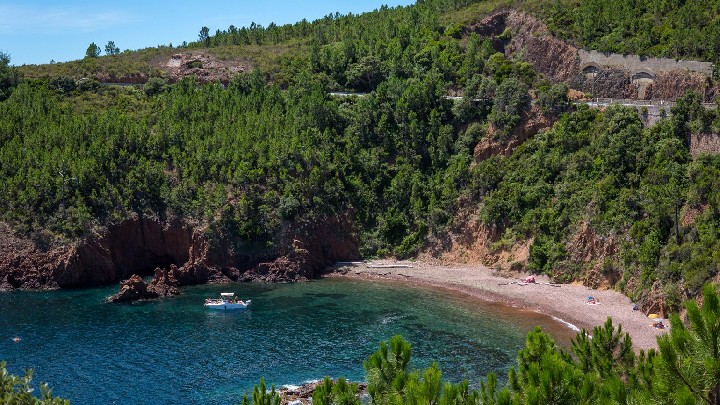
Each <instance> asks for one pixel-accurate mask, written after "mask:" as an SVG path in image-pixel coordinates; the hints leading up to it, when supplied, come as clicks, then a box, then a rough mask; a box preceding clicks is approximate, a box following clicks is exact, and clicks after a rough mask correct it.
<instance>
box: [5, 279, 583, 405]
mask: <svg viewBox="0 0 720 405" xmlns="http://www.w3.org/2000/svg"><path fill="white" fill-rule="evenodd" d="M116 289H117V288H116V287H114V286H113V287H107V288H96V289H83V290H64V291H52V292H15V293H7V294H0V331H1V332H0V333H1V334H2V335H0V360H5V361H7V362H8V369H9V371H10V372H11V373H13V374H22V373H23V372H24V369H27V368H32V369H34V371H35V374H34V381H35V382H39V381H43V382H48V383H49V385H50V386H51V387H52V388H53V392H54V394H55V395H58V396H61V397H63V398H66V399H69V400H71V402H72V403H75V404H109V403H137V404H172V403H197V404H234V403H240V401H241V398H242V395H243V393H246V392H248V391H249V390H252V387H253V385H254V384H256V383H257V382H258V381H259V380H260V378H261V377H265V379H266V381H267V382H268V385H269V384H275V385H276V386H281V385H285V384H290V385H298V384H302V383H304V382H306V381H308V380H312V379H318V378H322V377H323V376H325V375H329V376H331V377H339V376H345V377H348V378H349V379H351V380H356V381H357V380H363V379H364V371H363V368H362V362H363V360H365V359H366V358H367V357H368V356H369V355H370V354H371V353H372V352H373V351H375V350H376V349H377V347H378V343H379V342H380V341H383V340H387V339H389V338H390V337H391V336H393V335H395V334H401V335H402V336H403V337H404V338H405V339H407V340H408V341H409V342H410V343H411V344H412V346H413V362H412V364H411V368H423V367H427V366H428V365H430V364H431V363H432V362H434V361H436V362H438V364H439V365H440V368H441V369H442V370H443V375H444V376H445V378H447V379H450V380H453V381H459V380H462V379H468V380H469V381H470V382H471V384H473V385H477V384H478V382H479V381H480V379H481V378H483V377H484V376H485V374H487V373H488V372H490V371H495V372H496V373H497V374H498V375H499V377H500V378H501V379H502V380H503V381H504V379H505V377H506V375H507V371H508V369H509V367H511V366H512V365H513V364H514V363H515V356H516V353H517V350H518V349H520V348H521V347H523V346H524V344H525V336H526V334H527V332H529V331H530V330H531V329H532V328H533V327H534V326H536V325H540V326H541V327H543V329H544V330H547V331H549V332H550V333H551V334H553V336H554V338H555V339H556V340H558V341H559V342H561V343H563V342H564V343H567V342H568V341H569V339H570V337H571V336H572V335H574V333H573V332H572V331H570V330H568V329H566V328H564V327H563V326H561V325H560V324H558V323H557V322H554V321H553V320H551V319H550V318H549V317H546V316H543V315H540V314H537V313H534V312H529V311H522V310H517V309H513V308H508V307H505V306H502V305H496V304H492V303H487V302H483V301H478V300H476V299H471V298H468V297H466V296H464V295H460V294H453V293H450V292H446V291H436V290H429V289H423V288H413V287H410V286H406V285H402V284H397V283H379V282H369V281H359V280H344V279H324V280H319V281H313V282H307V283H297V284H259V283H252V284H229V285H203V286H195V287H187V288H184V289H183V290H182V295H180V296H178V297H175V298H172V299H165V300H159V301H149V302H140V303H135V304H130V305H117V304H107V303H105V302H104V300H105V298H106V297H107V296H109V295H111V294H113V293H114V292H115V291H116ZM223 291H232V292H235V293H236V294H238V296H239V297H241V298H243V299H247V298H250V299H252V302H253V303H252V306H251V307H250V309H249V310H247V311H231V312H223V311H213V310H207V309H205V308H204V307H203V306H202V303H203V300H204V299H205V298H206V297H216V296H218V295H219V293H220V292H223ZM16 335H17V336H20V337H21V338H22V341H21V342H20V343H14V342H13V341H12V337H13V336H16Z"/></svg>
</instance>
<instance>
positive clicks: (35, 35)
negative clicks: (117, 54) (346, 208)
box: [0, 0, 415, 66]
mask: <svg viewBox="0 0 720 405" xmlns="http://www.w3.org/2000/svg"><path fill="white" fill-rule="evenodd" d="M413 3H415V1H414V0H412V1H411V0H335V1H330V0H318V1H314V0H313V1H311V0H250V1H248V0H234V1H213V0H207V1H201V0H174V1H172V2H169V1H151V0H144V1H141V0H120V1H117V0H114V1H107V0H67V1H62V0H60V1H58V0H29V1H28V0H26V1H21V0H12V1H6V0H0V52H4V53H6V54H9V55H10V63H11V64H12V65H16V66H19V65H23V64H42V63H49V62H51V61H55V62H66V61H69V60H75V59H82V58H83V57H84V56H85V51H86V50H87V48H88V45H90V43H91V42H94V43H95V44H97V45H98V46H99V47H100V49H102V50H103V53H102V54H103V55H104V53H105V52H104V51H105V45H106V44H107V43H108V41H113V42H115V45H116V46H117V47H118V48H120V50H126V49H141V48H147V47H152V46H157V45H168V44H172V45H173V46H178V45H180V44H182V43H183V41H187V42H191V41H196V40H197V39H198V33H199V32H200V28H201V27H203V26H207V27H208V28H210V33H211V34H213V33H214V32H215V31H216V30H217V29H220V30H225V29H227V28H228V27H229V26H230V25H235V26H236V27H243V26H249V25H250V23H252V22H255V23H256V24H260V25H262V26H267V25H268V24H269V23H271V22H274V23H275V24H278V25H282V24H287V23H294V22H297V21H300V20H302V19H303V18H306V19H307V20H309V21H312V20H314V19H317V18H322V17H323V16H325V15H328V14H331V13H332V14H334V13H335V12H340V13H341V14H347V13H350V12H352V13H354V14H359V13H362V12H366V11H372V10H374V9H376V8H378V7H380V6H381V5H388V6H391V7H394V6H399V5H403V6H404V5H409V4H413Z"/></svg>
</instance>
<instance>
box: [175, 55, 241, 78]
mask: <svg viewBox="0 0 720 405" xmlns="http://www.w3.org/2000/svg"><path fill="white" fill-rule="evenodd" d="M248 66H249V64H248V63H241V62H230V61H223V60H220V59H218V58H217V57H216V56H214V55H211V54H207V53H200V52H184V53H176V54H175V55H173V56H172V57H170V59H169V60H168V61H167V62H166V63H165V66H163V70H165V72H166V73H167V76H168V78H169V79H170V81H172V82H175V81H178V80H181V79H182V78H184V77H187V76H194V77H195V79H196V80H198V81H199V82H202V83H207V82H221V83H224V84H227V83H228V82H229V81H230V79H232V78H233V77H234V76H235V75H237V74H239V73H242V72H245V71H246V70H248Z"/></svg>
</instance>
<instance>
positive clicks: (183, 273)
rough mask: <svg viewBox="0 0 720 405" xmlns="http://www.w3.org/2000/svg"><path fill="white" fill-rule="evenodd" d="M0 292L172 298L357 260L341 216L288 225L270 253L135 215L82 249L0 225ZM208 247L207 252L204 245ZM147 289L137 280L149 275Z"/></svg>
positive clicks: (289, 277)
mask: <svg viewBox="0 0 720 405" xmlns="http://www.w3.org/2000/svg"><path fill="white" fill-rule="evenodd" d="M0 225H1V226H0V239H2V240H3V243H2V244H0V289H2V290H13V289H18V288H19V289H47V288H60V287H91V286H99V285H107V284H111V283H116V282H119V281H120V280H126V281H124V282H123V284H122V287H121V291H120V292H119V293H118V294H117V295H116V296H115V297H114V299H113V300H114V301H117V302H126V301H128V300H135V299H149V298H157V297H165V296H171V295H175V294H177V293H178V292H179V290H178V288H179V287H182V286H185V285H193V284H203V283H218V282H234V281H300V280H306V279H309V278H314V277H317V276H319V275H320V274H321V272H322V271H323V270H324V269H325V268H326V267H327V266H328V265H330V264H332V263H334V262H335V261H339V260H353V259H356V258H357V257H358V253H357V252H358V241H357V238H356V236H355V232H353V230H352V223H351V221H350V220H349V218H348V217H342V218H340V217H338V218H329V219H322V220H317V221H315V222H312V223H304V224H295V223H289V224H287V226H285V227H284V228H283V230H282V231H281V232H279V233H278V235H276V240H275V241H274V244H273V245H274V246H277V248H274V249H265V248H258V247H256V246H253V245H252V244H243V243H236V241H233V240H221V241H217V242H216V243H213V244H210V243H209V242H208V240H207V239H206V236H205V234H204V232H203V231H202V230H200V229H195V228H193V227H192V226H190V225H189V224H187V223H185V222H182V221H179V220H175V221H169V222H165V223H163V222H160V221H158V220H156V219H150V218H145V217H140V216H134V217H132V218H129V219H127V220H125V221H123V222H122V223H120V224H118V225H116V226H111V227H109V228H107V229H106V230H104V231H103V232H101V233H98V234H96V235H94V236H93V237H91V238H88V239H87V240H85V241H84V242H82V243H78V244H75V245H70V246H56V247H49V248H45V249H43V248H42V247H40V246H38V245H37V244H36V243H33V242H32V241H29V240H23V239H20V238H14V237H13V236H12V232H11V230H10V228H9V227H7V226H5V225H2V224H0ZM211 245H212V246H211ZM238 246H240V247H238ZM153 272H154V277H153V281H152V282H151V283H150V285H146V283H145V282H143V280H142V276H143V275H149V274H153Z"/></svg>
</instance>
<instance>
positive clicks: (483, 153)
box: [473, 105, 554, 162]
mask: <svg viewBox="0 0 720 405" xmlns="http://www.w3.org/2000/svg"><path fill="white" fill-rule="evenodd" d="M553 123H554V120H553V119H552V118H551V117H548V116H546V115H544V114H543V113H542V111H540V108H539V107H537V106H536V105H533V106H532V107H531V108H530V109H528V110H525V111H523V112H522V115H521V117H520V123H519V124H518V125H517V126H516V127H515V128H513V130H512V133H511V134H510V136H509V137H508V139H506V140H504V141H500V140H497V139H495V138H496V137H495V129H494V128H493V127H492V125H490V126H489V127H488V130H487V133H486V134H485V137H484V138H483V139H481V140H480V142H478V144H477V145H475V150H474V151H473V157H474V158H475V161H477V162H479V161H481V160H485V159H487V158H489V157H491V156H496V155H503V156H510V154H511V153H512V151H513V150H515V148H517V147H518V146H520V145H522V144H523V143H524V142H525V141H526V140H528V139H530V138H532V137H534V136H535V135H537V134H538V133H539V132H540V131H542V130H544V129H548V128H550V127H551V126H552V124H553Z"/></svg>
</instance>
